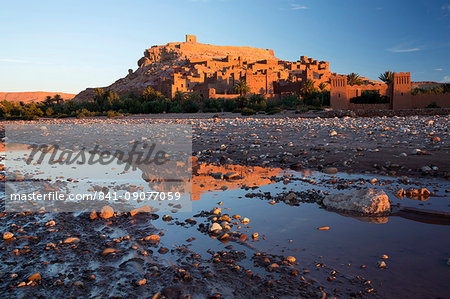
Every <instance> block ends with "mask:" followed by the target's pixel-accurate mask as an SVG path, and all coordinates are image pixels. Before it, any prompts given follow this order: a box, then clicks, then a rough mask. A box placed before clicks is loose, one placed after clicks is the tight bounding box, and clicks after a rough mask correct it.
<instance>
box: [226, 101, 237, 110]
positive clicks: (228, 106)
mask: <svg viewBox="0 0 450 299" xmlns="http://www.w3.org/2000/svg"><path fill="white" fill-rule="evenodd" d="M236 108H237V104H236V100H235V99H225V100H223V110H224V111H226V112H233V111H234V110H235V109H236Z"/></svg>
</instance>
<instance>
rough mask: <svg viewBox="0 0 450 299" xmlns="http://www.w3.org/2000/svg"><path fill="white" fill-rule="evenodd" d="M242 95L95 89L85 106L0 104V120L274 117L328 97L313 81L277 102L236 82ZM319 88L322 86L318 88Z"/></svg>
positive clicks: (54, 101) (52, 101)
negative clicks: (200, 115)
mask: <svg viewBox="0 0 450 299" xmlns="http://www.w3.org/2000/svg"><path fill="white" fill-rule="evenodd" d="M236 85H237V86H239V87H238V88H237V89H236V90H239V92H240V93H242V95H236V98H226V99H224V98H218V99H203V98H201V97H200V96H199V95H198V94H196V93H183V92H177V93H175V95H174V97H173V99H168V98H166V97H165V96H164V95H163V94H162V93H160V92H158V91H155V90H154V89H153V88H151V87H148V88H146V89H145V90H144V91H143V92H142V94H141V95H136V94H135V93H129V94H127V95H123V96H119V95H118V94H117V93H115V92H110V91H107V90H103V89H101V88H97V89H95V90H94V97H93V99H92V100H91V101H88V102H77V101H73V100H66V101H64V100H63V99H62V98H61V97H60V96H59V95H55V96H54V97H47V98H46V99H45V100H44V101H43V102H41V103H30V104H24V103H22V102H21V103H12V102H7V101H3V102H0V117H1V118H4V119H26V120H31V119H37V118H39V117H57V118H63V117H76V118H86V117H93V116H106V117H108V118H116V117H122V116H124V115H129V114H140V113H144V114H149V113H197V112H199V111H202V112H212V113H218V112H237V113H242V114H243V115H252V114H255V113H267V114H275V113H279V112H281V111H282V110H302V111H306V110H308V109H321V107H322V106H328V105H329V104H330V93H329V91H327V90H326V89H324V88H322V89H321V90H322V91H319V89H317V88H315V87H314V81H312V80H309V81H306V82H305V84H304V85H303V87H302V89H301V90H300V91H299V93H298V94H288V95H283V96H282V97H281V98H277V99H266V98H265V96H264V95H260V94H252V95H251V96H246V93H247V92H248V90H249V89H248V86H247V84H246V83H245V81H239V82H238V83H237V84H236ZM322 87H323V86H322Z"/></svg>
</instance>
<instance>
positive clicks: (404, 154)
mask: <svg viewBox="0 0 450 299" xmlns="http://www.w3.org/2000/svg"><path fill="white" fill-rule="evenodd" d="M399 156H400V157H402V158H404V157H408V155H407V154H406V153H401V154H400V155H399Z"/></svg>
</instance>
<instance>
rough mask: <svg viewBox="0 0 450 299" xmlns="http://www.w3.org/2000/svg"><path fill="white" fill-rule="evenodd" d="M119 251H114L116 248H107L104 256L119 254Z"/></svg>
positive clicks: (103, 253)
mask: <svg viewBox="0 0 450 299" xmlns="http://www.w3.org/2000/svg"><path fill="white" fill-rule="evenodd" d="M119 251H120V250H119V249H114V248H106V249H105V250H103V252H102V255H107V254H110V253H115V252H119Z"/></svg>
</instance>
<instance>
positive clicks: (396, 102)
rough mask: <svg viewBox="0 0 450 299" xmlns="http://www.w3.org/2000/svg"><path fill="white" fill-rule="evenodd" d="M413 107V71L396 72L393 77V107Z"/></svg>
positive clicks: (396, 108)
mask: <svg viewBox="0 0 450 299" xmlns="http://www.w3.org/2000/svg"><path fill="white" fill-rule="evenodd" d="M411 108H412V101H411V73H410V72H407V73H403V72H401V73H394V76H393V78H392V109H394V110H398V109H411Z"/></svg>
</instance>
